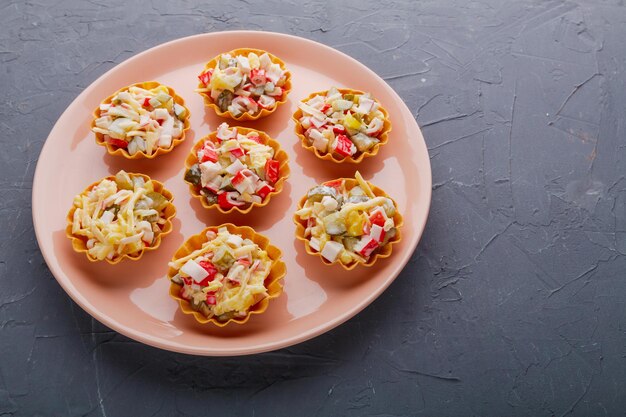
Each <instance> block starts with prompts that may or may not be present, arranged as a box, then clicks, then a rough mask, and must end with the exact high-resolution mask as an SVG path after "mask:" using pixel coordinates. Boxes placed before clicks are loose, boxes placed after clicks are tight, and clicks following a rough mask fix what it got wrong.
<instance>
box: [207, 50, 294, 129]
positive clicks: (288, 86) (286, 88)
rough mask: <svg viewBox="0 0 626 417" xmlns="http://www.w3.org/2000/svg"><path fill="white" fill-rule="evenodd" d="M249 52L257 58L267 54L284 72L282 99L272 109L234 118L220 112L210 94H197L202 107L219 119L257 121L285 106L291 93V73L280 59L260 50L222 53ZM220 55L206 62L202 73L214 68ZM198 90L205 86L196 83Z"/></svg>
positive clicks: (238, 53)
mask: <svg viewBox="0 0 626 417" xmlns="http://www.w3.org/2000/svg"><path fill="white" fill-rule="evenodd" d="M250 52H254V53H255V54H257V55H259V56H261V55H263V54H264V53H267V54H268V55H269V57H270V60H271V61H272V63H274V64H278V65H280V67H281V68H282V69H283V70H285V71H286V73H285V75H286V78H285V84H284V85H283V86H282V88H283V95H282V98H281V99H280V100H276V105H275V106H274V107H273V108H272V109H261V111H260V112H258V113H257V114H255V115H254V116H252V115H251V114H250V113H248V112H246V113H243V114H241V115H239V116H237V117H235V116H233V114H232V113H231V112H230V111H225V112H223V111H221V110H220V108H219V107H218V106H217V104H216V103H215V101H214V100H213V99H212V98H211V94H210V93H209V92H206V93H204V92H199V93H198V94H200V95H201V96H202V98H203V99H204V105H205V106H206V107H210V108H211V109H213V111H215V113H216V114H217V115H218V116H220V117H228V118H230V119H234V120H237V121H240V122H241V121H249V120H258V119H261V118H263V117H266V116H269V115H270V114H272V113H274V112H275V111H276V109H278V106H280V105H281V104H285V103H286V102H287V96H288V95H289V92H290V91H291V72H289V70H288V69H287V67H286V66H285V63H284V62H283V61H282V60H281V59H280V58H278V57H276V56H275V55H272V54H271V53H269V52H267V51H264V50H262V49H254V48H238V49H233V50H232V51H229V52H224V54H230V55H232V56H237V55H246V56H247V55H248V54H249V53H250ZM221 55H223V54H219V55H218V56H216V57H215V58H213V59H212V60H210V61H209V62H207V63H206V64H205V66H204V69H203V70H202V72H204V71H206V70H208V69H213V68H215V66H216V65H217V60H218V58H219V57H220V56H221ZM198 88H199V89H202V88H206V86H205V85H204V84H202V83H201V82H198Z"/></svg>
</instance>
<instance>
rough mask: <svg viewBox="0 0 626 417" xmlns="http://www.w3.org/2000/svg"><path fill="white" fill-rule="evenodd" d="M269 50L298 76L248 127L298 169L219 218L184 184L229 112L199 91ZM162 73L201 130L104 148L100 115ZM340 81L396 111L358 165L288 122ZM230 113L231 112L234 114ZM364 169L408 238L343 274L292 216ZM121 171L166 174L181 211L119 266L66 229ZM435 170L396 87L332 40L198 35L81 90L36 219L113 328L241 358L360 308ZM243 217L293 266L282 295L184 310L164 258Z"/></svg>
mask: <svg viewBox="0 0 626 417" xmlns="http://www.w3.org/2000/svg"><path fill="white" fill-rule="evenodd" d="M241 47H249V48H259V49H264V50H267V51H270V52H272V53H273V54H275V55H276V56H278V57H280V58H281V59H282V60H283V61H285V63H286V64H287V66H288V68H289V70H290V71H291V73H292V76H293V90H292V92H291V94H290V96H289V100H288V101H287V103H285V104H284V105H282V106H280V107H279V108H278V110H277V111H276V112H275V113H274V114H272V115H271V116H269V117H267V118H265V119H261V120H259V121H256V122H249V123H242V124H241V125H244V126H248V127H254V128H255V129H260V130H264V131H265V132H267V133H268V134H269V135H270V136H271V137H273V138H274V139H276V140H278V141H279V142H280V143H281V145H282V147H283V148H284V149H285V151H286V152H287V153H288V154H289V158H290V166H291V177H290V178H289V180H288V181H287V183H286V185H285V188H284V189H283V191H282V193H281V194H279V195H276V196H274V197H273V198H272V201H271V203H270V204H269V205H267V206H266V207H263V208H255V209H254V210H253V211H252V212H250V213H249V214H248V215H237V214H233V215H222V214H220V213H218V212H217V211H215V210H211V211H209V210H206V209H204V208H203V207H202V206H201V205H200V202H199V201H197V200H196V199H194V198H192V197H191V195H190V193H189V190H188V188H187V184H185V182H184V181H183V170H184V160H185V158H186V156H187V152H189V150H190V149H191V147H192V145H193V144H194V142H195V141H196V140H198V139H200V138H201V137H202V136H204V135H206V134H207V133H209V132H210V131H212V130H215V129H216V127H217V126H218V125H219V124H220V123H221V122H222V121H224V120H222V119H219V118H218V117H217V116H216V115H215V114H213V112H212V111H210V110H209V111H206V112H205V109H204V106H203V103H202V97H201V96H200V95H198V94H197V93H195V92H194V88H195V87H196V83H197V78H196V77H197V75H198V74H199V73H200V71H201V70H202V68H203V66H204V63H205V62H206V61H208V60H210V59H211V58H212V57H214V56H215V55H217V54H219V53H220V52H224V51H229V50H231V49H235V48H241ZM147 80H156V81H159V82H161V83H164V84H167V85H170V86H172V87H173V88H174V89H175V90H176V91H177V93H178V94H179V95H180V96H182V97H183V98H184V99H185V102H186V103H187V105H188V107H189V109H190V111H191V131H190V132H188V135H187V139H186V140H185V142H183V143H182V144H180V145H179V146H178V147H176V148H175V149H174V151H172V152H171V153H169V154H167V155H163V156H160V157H158V158H156V159H154V160H136V161H132V160H127V159H124V158H119V157H113V156H110V155H107V153H106V150H105V149H104V148H102V147H101V146H97V145H96V143H95V139H94V135H93V133H91V132H90V130H89V126H90V122H91V111H92V110H93V109H94V108H95V106H97V105H98V104H99V103H100V101H101V100H102V99H103V98H105V97H107V96H108V95H109V94H111V93H112V92H113V91H116V90H117V89H119V88H121V87H123V86H126V85H129V84H133V83H136V82H139V81H147ZM332 85H335V86H337V87H350V88H353V89H358V90H363V91H369V92H371V93H372V94H373V95H374V96H375V97H376V98H378V100H380V102H381V103H382V104H383V105H384V106H385V107H386V108H387V110H388V111H389V114H390V115H391V122H392V125H393V130H392V132H391V134H390V137H389V143H388V144H387V145H385V146H383V147H382V148H381V151H380V152H379V154H378V155H377V156H376V157H373V158H368V159H366V160H365V161H363V162H362V163H361V164H359V165H358V166H355V165H352V164H344V165H338V164H334V163H331V162H328V161H320V160H318V159H317V158H316V157H315V156H314V155H313V154H312V153H311V152H309V151H307V150H305V149H303V148H302V146H301V144H300V140H299V139H298V137H297V136H296V135H295V133H294V125H293V122H292V121H291V120H290V117H291V114H292V113H293V112H294V111H295V109H296V106H297V102H298V100H299V99H301V98H304V97H306V96H307V95H308V94H309V93H310V92H312V91H319V90H324V89H327V88H329V87H330V86H332ZM225 121H228V120H225ZM357 168H358V169H359V170H360V172H361V173H362V174H363V176H364V177H365V178H366V179H367V180H369V181H371V182H372V183H374V184H376V185H378V186H379V187H381V188H383V189H384V190H385V191H387V193H389V194H390V195H391V196H392V197H393V198H394V199H395V200H396V202H397V203H398V207H399V209H400V210H401V211H402V213H403V215H404V226H403V236H404V238H403V240H402V241H401V242H400V243H399V244H397V245H395V246H394V249H393V254H392V255H391V257H389V258H387V259H381V260H379V261H378V262H377V263H376V264H375V265H374V266H373V267H372V268H363V267H358V268H355V269H354V270H352V271H349V272H346V271H345V270H343V269H342V268H341V267H339V266H334V267H328V266H325V265H323V264H322V262H321V261H320V260H319V259H318V258H317V257H313V256H310V255H307V254H306V252H305V250H304V245H303V244H302V242H300V241H297V240H296V239H295V237H294V231H295V226H294V225H293V223H292V213H293V211H294V209H295V207H296V204H297V202H298V200H299V199H300V197H301V196H302V195H303V194H304V193H305V192H306V191H307V190H308V188H309V187H311V186H313V185H315V184H317V183H320V182H322V181H326V180H330V179H333V178H336V177H350V176H353V175H354V170H355V169H357ZM120 169H124V170H126V171H128V172H141V173H144V174H147V175H150V176H151V177H152V178H155V179H157V180H159V181H162V182H163V183H165V186H166V187H167V188H168V189H169V190H170V191H172V193H173V194H174V196H175V201H174V203H175V204H176V207H177V209H178V215H177V217H176V219H174V230H173V232H172V233H171V234H170V235H168V236H166V237H165V238H164V239H163V242H162V244H161V247H160V248H159V249H158V250H156V251H154V252H148V253H146V254H145V255H144V256H143V258H141V259H140V260H139V261H136V262H132V261H124V262H122V263H120V264H117V265H109V264H107V263H104V262H101V263H91V262H88V260H87V258H86V257H85V255H84V254H78V253H75V252H74V251H73V250H72V246H71V244H70V240H69V239H68V238H67V237H66V236H65V226H66V224H65V216H66V214H67V212H68V210H69V209H70V207H71V205H72V200H73V197H74V196H75V195H76V194H78V193H80V192H81V191H82V190H83V189H84V188H85V187H86V186H87V185H89V184H91V183H92V182H94V181H96V180H98V179H100V178H102V177H105V176H107V175H110V174H114V173H116V172H117V171H119V170H120ZM431 185H432V183H431V172H430V161H429V158H428V152H427V149H426V145H425V143H424V138H423V137H422V134H421V132H420V130H419V127H418V126H417V123H416V122H415V120H414V119H413V116H412V114H411V112H410V111H409V109H408V108H407V107H406V106H405V105H404V103H403V102H402V100H401V99H400V97H398V95H397V94H396V93H395V92H394V91H393V90H392V89H391V88H390V87H389V86H388V85H387V84H386V83H385V82H384V81H383V80H382V79H381V78H380V77H378V76H377V75H376V74H375V73H374V72H372V71H371V70H370V69H368V68H367V67H365V66H364V65H362V64H360V63H359V62H357V61H355V60H354V59H352V58H350V57H348V56H347V55H345V54H343V53H341V52H338V51H336V50H334V49H332V48H330V47H327V46H324V45H321V44H319V43H316V42H313V41H309V40H306V39H302V38H297V37H294V36H288V35H283V34H278V33H267V32H247V31H240V32H220V33H210V34H203V35H197V36H192V37H188V38H184V39H179V40H176V41H172V42H168V43H166V44H163V45H160V46H157V47H155V48H152V49H150V50H148V51H146V52H143V53H141V54H139V55H137V56H135V57H133V58H130V59H128V60H127V61H125V62H123V63H122V64H120V65H118V66H117V67H115V68H113V69H111V70H110V71H109V72H107V73H106V74H104V75H103V76H102V77H100V78H99V79H98V80H96V81H95V82H94V83H93V84H91V85H90V86H89V87H88V88H86V89H85V91H83V92H82V93H81V94H80V95H79V96H78V97H77V98H76V100H74V102H73V103H72V104H71V105H70V106H69V107H68V108H67V110H66V111H65V112H64V113H63V115H62V116H61V117H60V118H59V120H58V122H57V123H56V125H55V126H54V128H53V129H52V131H51V132H50V136H49V137H48V140H47V141H46V143H45V145H44V147H43V150H42V152H41V155H40V157H39V162H38V164H37V170H36V172H35V179H34V183H33V221H34V224H35V232H36V234H37V240H38V242H39V247H40V248H41V252H42V253H43V256H44V258H45V260H46V262H47V264H48V266H49V268H50V270H51V271H52V273H53V274H54V276H55V277H56V279H57V280H58V281H59V284H61V286H62V287H63V289H64V290H65V291H66V292H67V293H68V294H69V295H70V297H72V299H73V300H74V301H76V303H78V304H79V305H80V306H81V307H82V308H83V309H84V310H85V311H87V312H88V313H89V314H91V315H92V316H93V317H94V318H96V319H97V320H99V321H100V322H102V323H103V324H105V325H106V326H108V327H110V328H112V329H114V330H116V331H118V332H120V333H122V334H124V335H126V336H128V337H130V338H133V339H135V340H138V341H140V342H143V343H146V344H149V345H152V346H156V347H159V348H162V349H168V350H172V351H177V352H184V353H189V354H195V355H211V356H218V355H244V354H251V353H258V352H265V351H269V350H273V349H278V348H281V347H285V346H290V345H293V344H296V343H299V342H302V341H304V340H307V339H310V338H312V337H314V336H317V335H319V334H321V333H323V332H325V331H327V330H329V329H332V328H334V327H335V326H337V325H339V324H341V323H343V322H344V321H346V320H348V319H349V318H350V317H352V316H354V315H355V314H357V313H358V312H359V311H361V310H362V309H363V308H365V307H366V306H367V305H368V304H369V303H371V302H372V301H373V300H374V299H375V298H376V297H378V296H379V295H380V294H381V293H382V292H383V291H384V290H385V288H387V287H388V286H389V284H390V283H391V282H392V281H393V280H394V279H395V278H396V276H398V274H399V273H400V271H401V270H402V268H403V267H404V265H406V263H407V262H408V260H409V258H410V257H411V254H412V253H413V251H414V250H415V247H416V246H417V242H418V241H419V238H420V236H421V234H422V231H423V230H424V225H425V223H426V218H427V216H428V209H429V206H430V197H431ZM226 222H233V223H235V224H239V225H248V226H251V227H253V228H255V230H256V231H257V232H260V233H262V234H264V235H266V236H268V237H269V238H270V239H271V241H272V243H273V244H274V245H276V246H278V247H279V248H281V250H282V251H283V258H284V261H285V263H286V264H287V276H286V277H285V281H284V282H285V292H284V294H283V295H282V296H281V297H279V298H277V299H274V300H272V302H271V303H270V306H269V308H268V310H267V311H266V312H265V313H264V314H262V315H259V316H256V317H253V318H252V319H251V320H250V321H249V322H248V323H247V324H246V325H243V326H238V325H233V326H227V327H225V328H217V327H215V326H203V325H200V324H198V323H196V321H195V320H194V319H193V318H191V317H190V316H187V315H184V314H182V313H181V312H180V311H179V308H178V304H177V303H176V302H175V301H174V300H172V299H170V297H169V295H168V288H169V282H168V280H167V278H166V273H167V262H168V261H169V260H170V259H171V257H172V254H173V253H174V252H175V251H176V249H177V248H178V247H179V246H180V245H181V243H182V242H183V241H184V240H185V239H186V238H187V237H189V236H191V235H193V234H195V233H198V231H200V230H202V229H203V228H204V227H206V226H207V225H217V224H221V223H226Z"/></svg>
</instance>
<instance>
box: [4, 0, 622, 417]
mask: <svg viewBox="0 0 626 417" xmlns="http://www.w3.org/2000/svg"><path fill="white" fill-rule="evenodd" d="M133 3H134V2H129V1H123V0H107V1H96V0H93V1H89V2H79V1H75V0H74V1H44V0H39V1H31V2H29V1H27V2H22V1H10V0H9V1H7V0H2V2H1V3H0V62H1V65H0V81H1V87H2V90H1V92H0V96H1V97H2V104H3V105H2V106H1V107H0V132H2V133H0V138H1V141H2V152H0V158H1V161H0V165H1V166H0V170H1V171H0V172H1V177H2V178H1V179H0V190H1V191H2V192H3V196H4V198H3V199H2V203H0V210H1V213H2V216H0V230H1V231H2V233H1V234H0V245H1V246H0V248H1V250H0V280H1V281H0V282H1V290H0V415H5V414H6V415H16V416H18V415H19V416H30V415H45V416H60V415H90V416H97V415H102V416H124V415H126V416H128V415H132V416H144V415H153V416H172V415H179V414H180V415H183V414H185V415H213V414H218V413H219V414H220V415H235V414H236V415H240V416H278V415H299V416H313V415H319V416H364V415H376V416H408V415H423V416H435V415H449V416H465V415H481V416H487V415H492V416H551V415H555V416H561V415H570V414H571V415H577V416H602V415H611V416H613V415H625V414H624V413H625V410H626V303H625V301H624V299H625V295H626V273H625V272H626V181H625V179H624V174H625V172H626V169H625V168H626V165H625V156H626V140H625V139H624V138H625V136H624V135H625V133H626V132H625V129H626V125H625V123H624V121H623V113H624V111H625V109H626V90H625V85H624V67H625V65H626V62H625V59H626V43H625V39H626V9H625V8H624V7H623V6H622V4H621V3H622V2H621V1H615V2H611V1H607V2H590V1H566V2H561V1H548V2H542V1H515V2H503V1H497V0H485V1H467V0H437V1H420V2H413V1H404V2H403V1H384V0H383V1H371V0H367V1H353V2H350V4H349V5H348V4H344V3H341V4H338V3H339V2H329V3H323V2H315V1H306V3H304V5H303V6H300V5H297V4H294V3H293V2H292V3H284V4H283V3H281V2H278V1H266V2H263V3H262V4H261V3H260V2H259V3H257V2H253V1H242V2H238V1H231V2H228V3H229V5H226V6H224V5H217V2H213V3H215V4H214V5H208V4H203V3H205V2H201V1H185V2H181V3H176V2H172V1H165V0H154V1H152V2H143V3H144V7H147V8H142V7H140V6H139V5H135V4H133ZM220 3H226V2H220ZM228 29H265V30H274V31H279V32H285V33H290V34H295V35H299V36H303V37H305V38H309V39H314V40H317V41H320V42H322V43H325V44H327V45H330V46H333V47H335V48H337V49H339V50H341V51H343V52H345V53H347V54H349V55H351V56H353V57H355V58H357V59H358V60H360V61H361V62H363V63H364V64H366V65H368V66H369V67H370V68H372V69H373V70H375V71H376V72H377V73H378V74H380V75H381V76H382V77H384V78H385V79H386V80H387V81H388V82H389V84H390V85H391V86H392V87H393V88H394V89H395V90H396V91H397V92H398V93H399V94H400V96H401V97H402V98H403V99H404V100H405V102H406V103H407V105H408V106H409V108H410V109H411V110H412V111H413V113H414V114H415V117H416V118H417V120H418V122H419V123H420V125H421V126H422V128H423V133H424V136H425V137H426V142H427V144H428V147H429V149H430V154H431V162H432V169H433V177H434V183H435V184H434V193H433V201H432V210H431V215H430V218H429V222H428V226H427V228H426V231H425V234H424V237H423V239H422V242H421V243H420V246H419V248H418V250H417V252H416V253H415V254H414V256H413V258H412V259H411V261H410V263H409V264H408V266H407V267H406V269H405V270H404V272H403V273H402V274H401V275H400V276H399V277H398V279H397V280H396V281H395V283H394V284H393V285H392V286H391V287H390V288H389V290H388V291H386V292H385V293H384V294H383V295H382V296H381V297H380V298H379V299H378V300H377V301H376V302H374V303H373V304H372V305H371V306H370V307H369V308H367V309H366V310H365V311H364V312H362V313H361V314H359V315H358V316H356V317H355V318H353V319H352V320H350V321H349V322H347V323H346V324H344V325H342V326H340V327H339V328H337V329H335V330H333V331H331V332H329V333H327V334H325V335H323V336H321V337H318V338H317V339H314V340H311V341H309V342H306V343H303V344H301V345H298V346H294V347H292V348H289V349H284V350H281V351H277V352H273V353H267V354H263V355H257V356H251V357H240V358H232V359H225V358H196V357H190V356H185V355H179V354H173V353H169V352H164V351H159V350H157V349H153V348H150V347H146V346H143V345H141V344H138V343H135V342H134V341H132V340H129V339H127V338H125V337H123V336H120V335H118V334H116V333H114V332H112V331H110V330H108V329H107V328H105V327H103V326H102V325H100V324H99V323H97V322H95V321H94V320H92V319H91V318H90V317H89V316H88V315H87V314H86V313H84V312H83V311H82V310H81V309H80V308H79V307H77V306H76V305H75V304H74V303H73V302H72V301H71V300H70V298H69V297H68V296H67V295H66V294H65V293H64V292H63V291H62V289H61V288H60V287H59V285H58V284H57V283H56V281H55V280H54V278H53V277H52V276H51V274H50V272H49V271H48V269H47V267H46V265H45V264H44V261H43V259H42V256H41V254H40V252H39V250H38V249H37V244H36V241H35V236H34V233H33V228H32V220H31V212H30V192H31V185H32V177H33V171H34V169H35V165H36V161H37V156H38V154H39V150H40V148H41V146H42V144H43V142H44V140H45V139H46V136H47V135H48V132H49V131H50V129H51V128H52V126H53V124H54V122H55V120H56V119H57V118H58V117H59V115H60V114H61V113H62V112H63V110H64V109H65V108H66V106H67V105H69V103H70V102H71V101H72V100H73V99H74V98H75V97H76V96H77V95H78V94H79V93H80V92H81V91H82V89H83V88H85V87H86V86H87V85H89V84H90V83H91V82H92V81H94V80H95V79H96V78H97V77H98V76H99V75H101V74H102V73H104V72H105V71H107V70H108V69H110V68H112V67H113V66H115V65H116V64H117V63H119V62H121V61H123V60H125V59H126V58H128V57H130V56H132V55H134V54H136V53H138V52H141V51H143V50H145V49H147V48H149V47H152V46H155V45H158V44H160V43H162V42H165V41H168V40H172V39H175V38H179V37H182V36H186V35H191V34H196V33H202V32H211V31H219V30H228Z"/></svg>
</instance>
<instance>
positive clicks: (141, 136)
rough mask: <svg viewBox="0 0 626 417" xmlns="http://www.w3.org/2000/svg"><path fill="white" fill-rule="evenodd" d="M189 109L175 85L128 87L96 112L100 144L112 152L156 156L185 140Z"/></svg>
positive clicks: (95, 128) (130, 156)
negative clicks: (174, 87)
mask: <svg viewBox="0 0 626 417" xmlns="http://www.w3.org/2000/svg"><path fill="white" fill-rule="evenodd" d="M189 116H190V113H189V109H188V108H187V107H186V106H185V100H183V98H182V97H180V96H179V95H177V94H176V92H175V91H174V89H173V88H171V87H168V86H166V85H163V84H160V83H158V82H156V81H147V82H142V83H137V84H133V85H130V86H127V87H124V88H122V89H120V90H118V91H116V92H115V93H113V94H111V95H110V96H109V97H107V98H106V99H105V100H104V101H102V103H100V105H99V106H98V107H97V108H96V109H95V110H94V111H93V120H92V122H91V130H92V131H93V132H94V133H95V135H96V143H97V144H98V145H101V146H104V147H105V148H106V150H107V152H108V153H109V154H111V155H121V156H123V157H124V158H127V159H139V158H147V159H152V158H155V157H157V156H159V155H163V154H166V153H169V152H171V151H172V150H173V149H174V147H176V146H177V145H178V144H180V143H181V142H182V141H183V140H185V135H186V133H187V130H189V127H190V124H189Z"/></svg>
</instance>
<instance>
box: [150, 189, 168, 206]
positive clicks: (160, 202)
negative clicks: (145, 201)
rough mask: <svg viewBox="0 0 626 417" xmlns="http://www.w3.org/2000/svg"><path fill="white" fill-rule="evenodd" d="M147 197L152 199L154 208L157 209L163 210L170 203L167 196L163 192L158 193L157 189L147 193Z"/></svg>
mask: <svg viewBox="0 0 626 417" xmlns="http://www.w3.org/2000/svg"><path fill="white" fill-rule="evenodd" d="M146 197H148V198H150V199H151V200H152V208H153V209H155V210H157V211H160V210H163V209H164V208H165V206H167V204H168V201H167V198H165V197H164V196H163V194H161V193H157V192H156V191H148V192H147V193H146Z"/></svg>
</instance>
